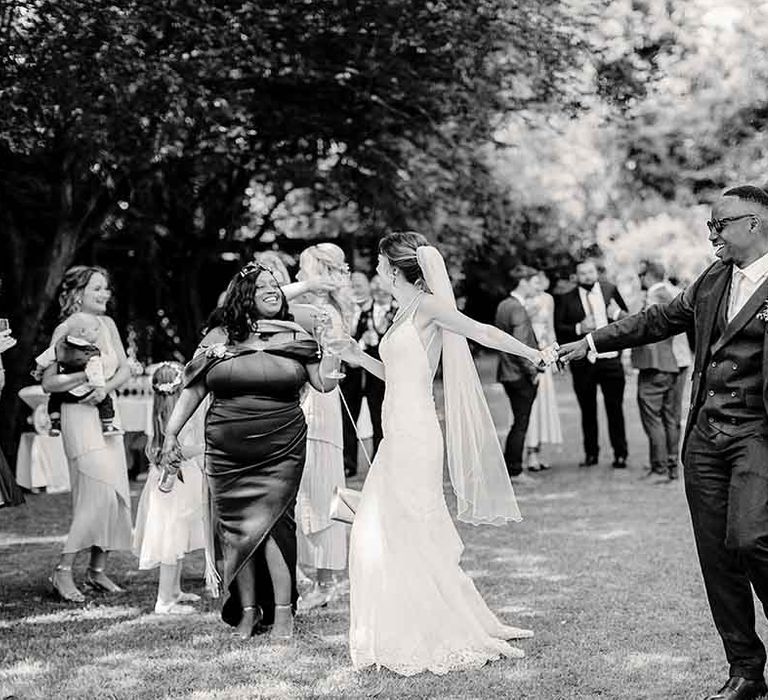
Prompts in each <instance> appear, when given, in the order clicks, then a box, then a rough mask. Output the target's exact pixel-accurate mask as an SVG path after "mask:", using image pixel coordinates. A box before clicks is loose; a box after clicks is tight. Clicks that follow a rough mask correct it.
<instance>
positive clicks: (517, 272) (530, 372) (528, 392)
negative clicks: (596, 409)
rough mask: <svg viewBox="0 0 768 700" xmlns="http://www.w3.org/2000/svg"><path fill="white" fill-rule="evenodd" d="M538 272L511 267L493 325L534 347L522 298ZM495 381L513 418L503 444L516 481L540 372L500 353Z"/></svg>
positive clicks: (521, 464)
mask: <svg viewBox="0 0 768 700" xmlns="http://www.w3.org/2000/svg"><path fill="white" fill-rule="evenodd" d="M537 274H538V271H537V270H534V269H533V268H532V267H527V266H525V265H518V266H517V267H515V268H514V269H513V270H512V272H511V273H510V287H511V289H512V291H511V292H510V294H509V296H508V297H507V298H506V299H504V301H502V302H501V303H500V304H499V306H498V308H497V309H496V321H495V323H496V326H498V327H499V328H501V330H503V331H505V332H506V333H509V334H510V335H512V336H514V337H515V338H517V339H518V340H519V341H520V342H521V343H525V344H526V345H529V346H531V347H534V348H535V347H538V342H537V341H536V335H535V334H534V332H533V326H532V325H531V319H530V318H529V317H528V312H527V311H526V310H525V300H526V297H528V296H529V295H530V294H531V292H532V287H531V280H532V279H533V278H534V277H535V276H536V275H537ZM496 381H498V382H500V383H501V384H502V386H503V387H504V390H505V391H506V392H507V396H508V397H509V404H510V406H511V408H512V420H513V422H512V426H511V427H510V429H509V434H508V435H507V441H506V444H505V447H504V459H505V460H506V462H507V471H508V472H509V476H510V478H511V479H512V481H518V480H520V479H521V478H522V476H523V446H524V445H525V433H526V432H527V431H528V423H529V421H530V418H531V408H532V406H533V402H534V399H535V398H536V390H537V387H538V383H539V372H538V370H537V369H536V367H535V365H534V364H533V363H532V362H529V361H528V360H526V359H524V358H522V357H518V356H517V355H510V354H507V353H501V354H500V355H499V366H498V370H497V373H496Z"/></svg>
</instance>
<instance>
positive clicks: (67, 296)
mask: <svg viewBox="0 0 768 700" xmlns="http://www.w3.org/2000/svg"><path fill="white" fill-rule="evenodd" d="M96 274H99V275H102V276H103V277H104V279H105V280H106V281H107V286H108V287H111V282H110V279H109V273H108V272H107V271H106V270H105V269H104V268H103V267H98V266H97V265H75V266H74V267H70V268H69V269H68V270H67V271H66V272H65V273H64V279H63V280H62V282H61V289H60V291H59V306H60V307H61V312H60V313H59V318H60V319H61V320H62V321H63V320H64V319H66V318H69V317H70V316H71V315H72V314H73V313H75V312H76V311H79V310H80V305H81V304H82V301H83V290H84V289H85V288H86V287H87V286H88V283H89V282H90V281H91V277H93V276H94V275H96Z"/></svg>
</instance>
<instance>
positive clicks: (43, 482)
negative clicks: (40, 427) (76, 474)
mask: <svg viewBox="0 0 768 700" xmlns="http://www.w3.org/2000/svg"><path fill="white" fill-rule="evenodd" d="M16 483H17V484H18V485H19V486H22V487H23V488H25V489H30V490H31V489H42V488H44V489H46V491H47V492H48V493H61V492H62V491H69V489H70V484H69V465H68V464H67V456H66V455H65V454H64V446H63V445H62V442H61V438H60V437H50V436H48V435H38V434H37V433H22V435H21V440H20V442H19V450H18V452H17V453H16Z"/></svg>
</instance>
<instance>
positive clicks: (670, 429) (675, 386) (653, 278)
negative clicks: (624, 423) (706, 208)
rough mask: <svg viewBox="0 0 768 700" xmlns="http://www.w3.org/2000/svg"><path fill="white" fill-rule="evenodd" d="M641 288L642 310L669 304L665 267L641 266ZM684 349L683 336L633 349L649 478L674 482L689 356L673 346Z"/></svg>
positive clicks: (670, 292) (649, 262)
mask: <svg viewBox="0 0 768 700" xmlns="http://www.w3.org/2000/svg"><path fill="white" fill-rule="evenodd" d="M639 277H640V286H641V287H642V289H643V291H644V292H645V302H644V305H643V308H645V309H647V308H648V307H649V306H653V305H654V304H668V303H669V302H670V301H672V299H674V298H675V296H676V290H675V289H674V287H672V285H671V284H669V283H668V282H667V281H666V270H665V268H664V265H663V264H662V263H660V262H658V261H655V260H647V261H643V262H642V263H640V271H639ZM680 341H682V343H683V345H684V346H685V345H687V344H688V341H687V339H686V337H685V335H684V334H683V335H679V336H675V337H673V338H665V339H664V340H660V341H658V342H657V343H648V344H647V345H641V346H640V347H636V348H632V365H633V366H634V367H635V369H637V370H638V375H637V405H638V408H639V409H640V421H641V422H642V424H643V430H644V431H645V434H646V436H647V437H648V446H649V464H650V467H649V469H648V475H649V476H651V475H653V474H657V475H660V476H663V477H665V479H668V480H670V481H671V480H674V479H677V452H678V449H679V447H680V414H681V409H682V406H681V403H682V399H683V383H684V382H685V376H686V372H685V368H686V367H688V365H689V364H690V361H687V360H688V358H689V356H690V354H689V353H686V355H685V357H684V358H681V357H680V349H679V348H678V347H676V343H679V342H680ZM683 349H684V350H685V348H683Z"/></svg>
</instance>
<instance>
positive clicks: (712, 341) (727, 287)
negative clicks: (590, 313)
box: [560, 186, 768, 700]
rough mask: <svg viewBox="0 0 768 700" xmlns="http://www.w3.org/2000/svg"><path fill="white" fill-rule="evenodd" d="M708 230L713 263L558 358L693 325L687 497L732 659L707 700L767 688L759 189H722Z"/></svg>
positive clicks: (766, 454)
mask: <svg viewBox="0 0 768 700" xmlns="http://www.w3.org/2000/svg"><path fill="white" fill-rule="evenodd" d="M707 226H708V227H709V231H710V234H709V241H710V243H711V244H712V245H713V246H714V249H715V255H716V256H717V257H718V258H719V260H718V261H716V262H714V263H713V264H712V265H710V267H709V268H707V269H706V270H705V271H704V272H703V273H702V274H701V276H700V277H699V278H698V279H697V280H696V281H695V282H694V283H693V284H692V285H691V286H690V287H688V289H686V290H685V291H684V292H683V293H681V294H680V295H678V296H677V297H676V298H675V299H673V300H672V301H670V302H669V303H667V304H659V305H655V306H651V307H649V308H648V309H646V310H645V311H642V312H641V313H638V314H635V315H634V316H629V317H627V318H625V319H623V320H621V321H618V322H616V323H614V324H611V325H609V326H606V327H604V328H600V329H599V330H597V331H594V332H593V333H592V334H591V335H590V336H587V337H586V338H584V339H582V340H579V341H578V342H575V343H570V344H569V345H566V346H564V347H562V348H561V349H560V357H561V360H562V361H564V362H568V361H570V360H577V359H580V358H583V357H585V356H586V355H587V352H588V351H590V350H592V351H597V352H604V351H607V350H620V349H622V348H627V347H635V346H638V345H644V344H646V343H651V342H656V341H659V340H663V339H664V338H670V337H672V336H674V335H676V334H678V333H682V332H685V331H687V330H689V329H691V328H692V329H693V330H694V332H695V336H696V358H695V362H694V376H693V388H692V391H691V406H690V413H689V416H688V423H687V425H686V429H685V439H684V442H683V464H684V465H685V490H686V496H687V499H688V507H689V510H690V513H691V521H692V523H693V532H694V537H695V540H696V548H697V551H698V555H699V562H700V564H701V570H702V574H703V577H704V584H705V587H706V590H707V596H708V598H709V605H710V609H711V610H712V616H713V618H714V621H715V626H716V627H717V630H718V632H719V633H720V636H721V637H722V640H723V645H724V647H725V655H726V657H727V659H728V663H729V664H730V677H729V679H728V682H727V683H726V684H725V685H724V686H723V687H722V688H721V689H720V690H719V691H718V692H717V693H714V694H711V695H709V696H707V700H752V699H753V698H758V697H760V696H761V695H762V694H764V693H766V692H768V690H767V689H766V685H765V681H764V679H763V670H764V667H765V661H766V653H765V647H764V646H763V643H762V642H761V641H760V638H759V637H758V636H757V634H756V632H755V610H754V605H753V600H752V590H751V588H750V584H751V585H752V586H753V587H754V589H755V592H756V593H757V595H758V597H759V598H760V601H761V602H762V604H763V607H764V608H766V607H768V192H766V191H765V190H763V189H761V188H759V187H752V186H742V187H735V188H733V189H730V190H728V191H727V192H725V194H724V195H723V196H722V197H720V199H718V200H717V201H716V202H715V204H714V206H713V207H712V219H711V220H710V221H708V222H707Z"/></svg>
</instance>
